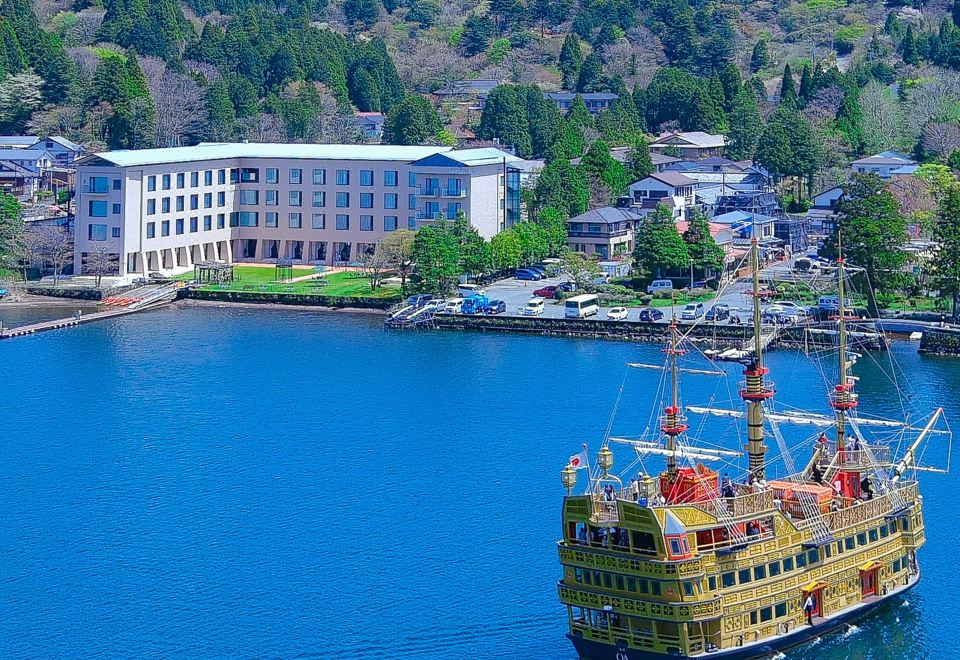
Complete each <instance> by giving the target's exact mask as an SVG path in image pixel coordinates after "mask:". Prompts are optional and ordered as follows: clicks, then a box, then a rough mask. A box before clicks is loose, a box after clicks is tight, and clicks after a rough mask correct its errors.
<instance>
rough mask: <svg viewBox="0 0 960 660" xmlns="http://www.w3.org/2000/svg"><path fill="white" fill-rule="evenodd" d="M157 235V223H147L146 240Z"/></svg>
mask: <svg viewBox="0 0 960 660" xmlns="http://www.w3.org/2000/svg"><path fill="white" fill-rule="evenodd" d="M156 235H157V223H156V222H148V223H147V238H153V237H154V236H156Z"/></svg>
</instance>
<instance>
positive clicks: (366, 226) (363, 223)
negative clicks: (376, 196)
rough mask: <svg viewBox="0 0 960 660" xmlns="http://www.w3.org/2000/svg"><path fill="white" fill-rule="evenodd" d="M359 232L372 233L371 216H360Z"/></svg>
mask: <svg viewBox="0 0 960 660" xmlns="http://www.w3.org/2000/svg"><path fill="white" fill-rule="evenodd" d="M360 231H373V216H372V215H361V216H360Z"/></svg>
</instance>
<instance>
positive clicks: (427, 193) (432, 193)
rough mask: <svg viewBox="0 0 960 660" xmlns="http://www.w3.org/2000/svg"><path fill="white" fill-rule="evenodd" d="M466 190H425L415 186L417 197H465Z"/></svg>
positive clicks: (441, 188)
mask: <svg viewBox="0 0 960 660" xmlns="http://www.w3.org/2000/svg"><path fill="white" fill-rule="evenodd" d="M466 196H467V189H466V188H444V187H442V186H441V187H439V188H426V187H423V186H417V197H459V198H462V197H466Z"/></svg>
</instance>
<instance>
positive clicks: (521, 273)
mask: <svg viewBox="0 0 960 660" xmlns="http://www.w3.org/2000/svg"><path fill="white" fill-rule="evenodd" d="M516 278H517V279H518V280H529V281H533V282H536V281H537V280H542V279H543V275H541V274H540V273H538V272H536V271H533V270H527V269H526V268H521V269H520V270H518V271H517V272H516Z"/></svg>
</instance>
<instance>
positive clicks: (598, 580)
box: [593, 571, 603, 587]
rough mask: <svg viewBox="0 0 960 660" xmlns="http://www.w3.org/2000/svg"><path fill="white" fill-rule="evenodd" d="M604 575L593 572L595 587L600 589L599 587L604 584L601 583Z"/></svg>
mask: <svg viewBox="0 0 960 660" xmlns="http://www.w3.org/2000/svg"><path fill="white" fill-rule="evenodd" d="M602 575H603V574H602V573H601V572H600V571H594V572H593V586H595V587H599V586H600V585H601V584H602V582H601V580H602V577H601V576H602Z"/></svg>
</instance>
